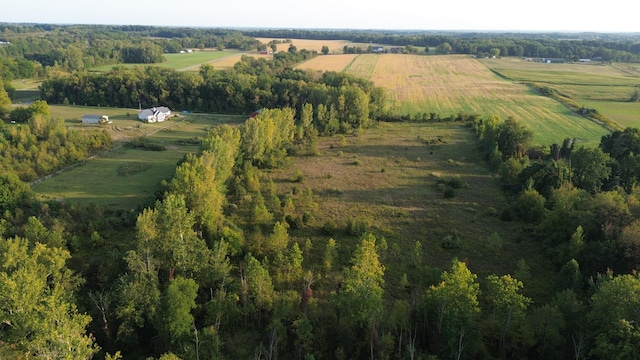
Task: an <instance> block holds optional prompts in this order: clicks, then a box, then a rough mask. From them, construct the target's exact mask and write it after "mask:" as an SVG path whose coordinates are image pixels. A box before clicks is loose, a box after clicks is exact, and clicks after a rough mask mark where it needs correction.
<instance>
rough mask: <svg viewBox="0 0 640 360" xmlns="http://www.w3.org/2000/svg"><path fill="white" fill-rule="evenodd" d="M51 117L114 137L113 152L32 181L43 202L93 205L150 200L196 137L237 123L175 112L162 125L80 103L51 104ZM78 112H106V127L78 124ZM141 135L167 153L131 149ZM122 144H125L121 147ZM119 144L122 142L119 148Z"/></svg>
mask: <svg viewBox="0 0 640 360" xmlns="http://www.w3.org/2000/svg"><path fill="white" fill-rule="evenodd" d="M51 113H52V115H53V116H56V117H62V118H64V119H65V120H66V123H67V125H68V126H69V127H72V128H76V129H84V130H86V131H89V130H92V129H103V130H106V131H108V132H109V133H111V135H112V138H113V139H114V141H116V144H115V145H114V150H111V151H108V152H105V153H103V154H101V155H99V156H97V157H96V158H93V159H91V160H88V161H86V162H85V163H83V164H81V165H80V166H76V167H73V168H70V169H68V170H65V171H64V172H63V173H61V174H59V175H56V176H54V177H52V178H49V179H47V180H44V181H42V182H40V183H38V184H35V185H33V190H34V192H35V193H36V195H37V197H38V198H39V199H42V200H58V199H60V200H62V201H70V202H78V203H83V204H88V203H95V204H99V205H105V206H108V207H111V208H114V209H132V208H137V207H139V206H145V205H147V204H149V202H150V201H153V199H154V198H155V192H156V191H158V190H160V183H161V182H162V180H169V179H171V177H173V174H174V171H175V167H176V164H177V162H178V161H179V160H180V159H182V158H183V156H184V155H185V154H187V153H189V152H196V151H198V145H196V143H197V140H198V139H199V138H201V137H203V136H204V135H205V134H206V133H207V131H208V130H210V129H211V128H212V127H215V126H218V125H220V124H238V123H240V122H242V121H244V120H245V117H242V116H233V115H210V114H179V115H178V116H176V117H172V118H170V119H169V120H167V121H164V122H161V123H151V124H149V123H143V122H141V121H139V120H137V110H135V109H116V108H97V107H84V106H51ZM82 114H102V115H108V116H109V119H110V120H112V123H111V124H109V125H105V126H100V125H82V124H80V120H79V118H80V117H81V116H82ZM142 136H145V137H147V138H148V139H151V140H153V141H156V142H158V143H160V144H162V145H164V146H165V147H166V151H147V150H140V149H132V148H129V147H127V146H126V143H127V142H128V141H129V140H131V139H134V138H138V137H142ZM123 144H124V145H123ZM120 145H123V146H120Z"/></svg>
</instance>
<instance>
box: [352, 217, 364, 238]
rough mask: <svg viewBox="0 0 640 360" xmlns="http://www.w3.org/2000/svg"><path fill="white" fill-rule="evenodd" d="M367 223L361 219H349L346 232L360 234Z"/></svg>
mask: <svg viewBox="0 0 640 360" xmlns="http://www.w3.org/2000/svg"><path fill="white" fill-rule="evenodd" d="M367 228H368V224H367V222H366V221H365V220H363V219H349V221H348V222H347V233H348V234H349V235H351V236H362V234H364V233H365V232H366V231H367Z"/></svg>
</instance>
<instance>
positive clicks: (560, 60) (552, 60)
mask: <svg viewBox="0 0 640 360" xmlns="http://www.w3.org/2000/svg"><path fill="white" fill-rule="evenodd" d="M542 62H543V63H547V64H564V62H565V60H564V59H563V58H542Z"/></svg>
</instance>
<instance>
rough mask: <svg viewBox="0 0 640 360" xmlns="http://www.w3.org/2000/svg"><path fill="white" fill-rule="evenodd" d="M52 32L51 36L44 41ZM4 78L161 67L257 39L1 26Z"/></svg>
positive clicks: (175, 31)
mask: <svg viewBox="0 0 640 360" xmlns="http://www.w3.org/2000/svg"><path fill="white" fill-rule="evenodd" d="M43 33H46V34H47V36H40V35H41V34H43ZM0 39H2V40H3V41H7V42H10V44H9V45H3V46H0V78H2V79H4V80H13V79H23V78H29V77H34V76H43V75H45V71H46V70H47V69H49V70H50V71H54V70H62V71H74V70H83V69H87V68H90V67H94V66H100V65H116V64H122V63H143V64H151V63H160V62H162V61H163V56H162V55H163V53H165V52H179V51H180V50H183V49H187V48H191V49H204V48H213V49H225V48H234V49H241V50H249V49H252V48H255V46H256V45H257V44H258V43H259V42H258V41H257V40H255V39H253V38H250V37H248V36H245V35H243V34H242V33H241V32H238V31H235V30H223V29H195V28H163V27H150V26H108V25H46V24H34V25H17V24H16V25H12V24H3V25H2V26H0Z"/></svg>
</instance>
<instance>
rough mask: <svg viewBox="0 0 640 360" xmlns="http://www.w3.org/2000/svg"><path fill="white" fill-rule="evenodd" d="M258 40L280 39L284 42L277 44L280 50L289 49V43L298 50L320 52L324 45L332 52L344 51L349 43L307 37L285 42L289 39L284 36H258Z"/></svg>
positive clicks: (262, 41) (266, 42) (265, 41)
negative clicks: (283, 37)
mask: <svg viewBox="0 0 640 360" xmlns="http://www.w3.org/2000/svg"><path fill="white" fill-rule="evenodd" d="M256 40H258V41H260V42H261V43H263V44H268V43H269V42H270V41H272V40H279V41H282V42H283V43H281V44H277V45H278V51H287V50H288V49H289V45H290V44H293V45H295V47H296V48H298V50H302V49H307V50H309V51H312V50H315V51H317V52H320V51H321V50H322V47H323V46H327V47H329V52H330V53H342V49H343V48H344V46H345V45H348V44H349V41H347V40H307V39H291V42H290V43H289V42H286V43H285V42H284V41H286V40H287V39H282V38H256Z"/></svg>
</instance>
